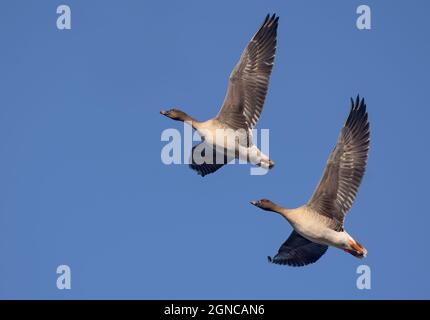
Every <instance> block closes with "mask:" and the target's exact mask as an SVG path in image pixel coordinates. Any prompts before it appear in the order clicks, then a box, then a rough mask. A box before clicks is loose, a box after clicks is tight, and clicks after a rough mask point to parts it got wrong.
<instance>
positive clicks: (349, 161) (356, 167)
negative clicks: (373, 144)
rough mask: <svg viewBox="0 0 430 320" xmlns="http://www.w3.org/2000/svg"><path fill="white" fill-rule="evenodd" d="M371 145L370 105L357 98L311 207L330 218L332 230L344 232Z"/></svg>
mask: <svg viewBox="0 0 430 320" xmlns="http://www.w3.org/2000/svg"><path fill="white" fill-rule="evenodd" d="M369 143H370V129H369V122H368V116H367V112H366V104H365V102H364V99H361V101H360V98H359V97H358V96H357V99H356V101H355V103H354V101H353V100H352V99H351V111H350V113H349V116H348V119H347V120H346V123H345V125H344V127H343V128H342V131H341V132H340V135H339V138H338V140H337V144H336V147H335V148H334V150H333V152H332V153H331V155H330V157H329V159H328V161H327V165H326V168H325V170H324V174H323V176H322V178H321V181H320V182H319V184H318V187H317V188H316V190H315V192H314V194H313V195H312V197H311V199H310V201H309V202H308V206H309V207H311V208H313V209H314V210H315V211H317V212H318V213H319V214H322V215H324V216H325V217H327V218H329V219H330V221H331V222H332V223H331V227H332V228H333V229H335V230H337V231H339V230H342V228H343V221H344V218H345V215H346V213H347V212H348V210H349V209H350V208H351V206H352V203H353V201H354V199H355V196H356V194H357V190H358V187H359V186H360V183H361V180H362V178H363V175H364V172H365V169H366V163H367V154H368V151H369Z"/></svg>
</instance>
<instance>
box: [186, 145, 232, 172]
mask: <svg viewBox="0 0 430 320" xmlns="http://www.w3.org/2000/svg"><path fill="white" fill-rule="evenodd" d="M207 150H210V151H211V154H208V155H206V151H207ZM189 163H190V164H189V167H190V168H191V169H192V170H194V171H196V172H197V174H198V175H200V176H202V177H204V176H205V175H207V174H210V173H214V172H215V171H217V170H218V169H219V168H221V167H222V166H223V165H225V164H227V163H228V159H227V156H226V155H224V154H220V153H219V152H217V151H216V149H215V148H214V147H212V146H209V145H208V144H205V142H201V143H199V144H196V145H195V146H194V147H193V148H192V150H191V156H190V162H189Z"/></svg>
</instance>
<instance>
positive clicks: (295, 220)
mask: <svg viewBox="0 0 430 320" xmlns="http://www.w3.org/2000/svg"><path fill="white" fill-rule="evenodd" d="M369 143H370V130H369V122H368V116H367V112H366V104H365V102H364V99H362V100H361V101H360V99H359V97H357V99H356V101H355V102H354V101H353V100H352V99H351V111H350V114H349V116H348V119H347V120H346V122H345V125H344V126H343V128H342V130H341V133H340V135H339V138H338V141H337V144H336V147H335V148H334V150H333V151H332V153H331V155H330V157H329V159H328V161H327V165H326V168H325V170H324V173H323V175H322V177H321V180H320V182H319V184H318V186H317V188H316V190H315V192H314V194H313V195H312V197H311V199H310V200H309V202H308V203H306V204H305V205H303V206H301V207H299V208H296V209H286V208H283V207H281V206H278V205H277V204H275V203H273V202H272V201H270V200H267V199H262V200H259V201H251V203H252V204H253V205H255V206H257V207H259V208H261V209H263V210H266V211H273V212H277V213H279V214H280V215H282V216H283V217H284V218H285V219H286V220H287V221H288V222H289V223H290V224H291V226H292V227H293V229H294V230H293V232H292V233H291V235H290V236H289V238H288V239H287V240H286V241H285V242H284V243H283V244H282V246H281V247H280V249H279V251H278V253H277V254H276V255H275V256H274V257H273V258H271V257H269V261H270V262H273V263H276V264H286V265H290V266H304V265H307V264H310V263H314V262H316V261H317V260H318V259H319V258H321V256H322V255H324V253H325V252H326V251H327V249H328V247H329V246H332V247H336V248H338V249H342V250H344V251H346V252H348V253H350V254H352V255H353V256H355V257H357V258H364V257H366V255H367V250H366V249H365V248H364V247H363V246H362V245H361V244H360V243H358V242H357V241H356V240H354V239H353V238H352V237H351V236H350V235H349V234H348V233H347V232H346V231H345V230H344V225H343V224H344V218H345V215H346V213H347V212H348V211H349V209H350V208H351V206H352V203H353V201H354V199H355V196H356V194H357V191H358V188H359V186H360V183H361V180H362V178H363V176H364V172H365V168H366V163H367V154H368V150H369Z"/></svg>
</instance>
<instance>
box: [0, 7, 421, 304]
mask: <svg viewBox="0 0 430 320" xmlns="http://www.w3.org/2000/svg"><path fill="white" fill-rule="evenodd" d="M62 3H65V4H68V5H69V6H70V7H71V10H72V30H67V31H59V30H57V28H56V19H57V14H56V8H57V6H58V5H60V4H62ZM360 4H367V5H369V6H370V7H371V9H372V30H368V31H359V30H358V29H357V28H356V26H355V21H356V18H357V14H356V13H355V11H356V8H357V6H358V5H360ZM269 12H276V13H277V14H278V15H279V16H280V24H279V30H278V50H277V56H276V61H275V66H274V69H273V74H272V78H271V83H270V88H269V93H268V96H267V99H266V103H265V109H264V112H263V115H262V117H261V120H260V122H259V124H258V127H259V128H268V129H270V156H271V158H273V159H274V160H275V162H276V166H275V168H274V169H273V170H272V171H271V172H269V174H267V175H265V176H251V175H250V174H249V166H246V165H239V166H227V167H225V168H223V169H221V170H220V171H219V172H217V173H216V174H214V175H210V176H207V177H205V178H201V177H199V176H197V175H196V174H195V173H194V172H192V171H191V170H189V169H188V168H187V167H186V165H177V166H166V165H163V164H162V162H161V160H160V152H161V149H162V147H163V146H164V144H165V142H161V141H160V136H161V132H162V131H163V130H164V129H166V128H178V129H180V128H182V127H181V125H180V124H179V123H175V122H172V121H170V120H169V119H166V118H165V117H162V116H160V114H159V110H160V109H166V108H169V107H172V106H176V107H180V108H182V109H183V110H185V111H187V112H188V113H190V114H191V115H193V116H194V117H196V118H197V119H202V120H204V119H208V118H211V117H213V116H214V115H215V114H216V113H217V112H218V108H219V106H220V104H221V103H222V100H223V98H224V94H225V91H226V86H227V79H228V75H229V74H230V72H231V70H232V68H233V67H234V65H235V63H236V62H237V60H238V59H239V56H240V54H241V52H242V50H243V49H244V47H245V46H246V44H247V42H248V41H249V39H250V38H251V36H252V35H253V34H254V32H255V31H256V30H257V28H258V27H259V25H260V24H261V22H262V20H263V19H264V17H265V15H266V14H267V13H269ZM429 12H430V4H429V3H428V2H425V1H409V2H405V1H371V0H367V1H352V0H348V1H344V0H338V1H334V0H332V1H328V2H325V3H324V4H323V3H322V2H320V1H299V0H296V1H234V2H233V1H197V0H196V1H194V0H193V1H191V0H187V1H72V0H68V1H64V2H60V1H2V2H1V4H0V38H1V39H2V49H1V51H0V70H1V72H0V88H1V91H0V92H1V93H0V194H1V195H2V196H1V197H0V252H1V259H0V298H26V299H28V298H54V299H71V298H83V299H87V298H120V299H122V298H129V299H141V298H146V299H148V298H149V299H159V298H179V299H181V298H184V299H188V298H194V299H203V298H226V299H229V298H243V299H248V298H250V299H297V298H311V299H315V298H320V299H331V298H341V299H343V298H351V299H375V298H384V299H385V298H430V294H429V292H430V277H429V274H428V270H430V268H429V267H430V260H429V258H428V251H429V250H428V246H429V240H428V234H429V233H428V226H429V224H430V217H429V214H428V213H429V212H428V211H429V210H428V208H427V206H426V202H425V201H426V198H427V196H428V181H429V179H430V175H429V170H428V168H427V166H428V163H429V162H430V153H429V148H428V137H429V126H428V118H429V116H430V111H429V104H428V92H429V80H428V75H429V74H430V63H429V57H430V43H429V41H428V38H429V18H428V15H429ZM358 93H359V94H360V95H362V96H364V97H365V98H366V100H367V104H368V111H369V117H370V121H371V134H372V141H371V150H370V155H369V162H368V169H367V173H366V176H365V178H364V180H363V183H362V185H361V188H360V191H359V194H358V197H357V200H356V202H355V204H354V206H353V208H352V210H351V211H350V213H349V215H348V216H347V220H346V229H347V230H348V232H349V233H350V234H351V235H353V236H354V238H356V239H357V240H358V241H360V242H361V243H363V244H364V245H365V246H366V248H367V249H368V250H369V255H368V257H367V259H365V260H358V259H356V258H354V257H352V256H351V255H349V254H345V253H344V252H342V251H340V250H336V249H329V251H328V252H327V254H326V255H325V256H323V257H322V258H321V260H320V261H318V262H317V263H315V264H314V265H310V266H308V267H305V268H288V267H281V266H276V265H272V264H269V263H268V262H267V260H266V256H267V255H273V254H275V253H276V251H277V249H278V247H279V246H280V245H281V243H282V242H283V241H284V240H285V239H286V238H287V237H288V235H289V234H290V232H291V227H290V226H289V225H288V223H287V222H286V221H284V220H283V219H282V218H281V217H279V216H277V215H275V214H268V213H266V212H263V211H261V210H258V209H257V208H254V207H252V206H251V205H250V204H249V201H250V200H253V199H259V198H263V197H265V198H270V199H272V200H274V201H276V202H279V203H280V204H282V205H284V206H285V207H296V206H299V205H301V204H303V203H304V202H306V201H307V200H308V198H309V197H310V195H311V194H312V192H313V190H314V188H315V186H316V184H317V182H318V180H319V178H320V175H321V173H322V170H323V168H324V166H325V162H326V160H327V157H328V155H329V153H330V151H331V149H332V147H333V146H334V143H335V142H336V138H337V135H338V132H339V130H340V128H341V126H342V124H343V122H344V120H345V118H346V116H347V114H348V111H349V98H350V97H351V96H356V95H357V94H358ZM61 264H67V265H69V266H70V268H71V270H72V289H71V290H62V291H60V290H58V289H57V288H56V279H57V274H56V268H57V266H58V265H61ZM361 264H367V265H369V266H370V268H371V270H372V289H371V290H358V289H357V288H356V279H357V276H358V275H357V274H356V268H357V267H358V266H359V265H361Z"/></svg>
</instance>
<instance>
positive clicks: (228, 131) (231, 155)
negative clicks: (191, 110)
mask: <svg viewBox="0 0 430 320" xmlns="http://www.w3.org/2000/svg"><path fill="white" fill-rule="evenodd" d="M278 19H279V18H278V17H276V15H275V14H274V15H272V16H269V15H267V17H266V19H265V20H264V22H263V24H262V25H261V27H260V29H259V30H258V31H257V33H256V34H255V35H254V36H253V37H252V39H251V41H250V42H249V43H248V45H247V47H246V48H245V50H244V51H243V53H242V55H241V57H240V60H239V62H238V63H237V65H236V66H235V68H234V69H233V71H232V72H231V74H230V78H229V85H228V89H227V93H226V96H225V98H224V102H223V105H222V107H221V109H220V111H219V113H218V115H217V116H216V117H215V118H212V119H209V120H207V121H197V120H196V119H194V118H193V117H191V116H189V115H188V114H186V113H185V112H183V111H180V110H178V109H171V110H169V111H161V112H160V113H161V114H162V115H165V116H166V117H169V118H171V119H173V120H178V121H183V122H187V123H189V124H190V125H191V126H192V127H193V128H194V129H195V130H197V132H198V133H199V135H200V136H201V138H202V140H203V142H202V143H201V144H200V145H196V146H194V147H193V151H192V154H191V157H190V168H191V169H193V170H195V171H197V173H198V174H199V175H201V176H205V175H207V174H209V173H213V172H215V171H217V170H218V169H219V168H221V167H222V166H223V165H224V164H226V163H228V162H230V161H231V160H233V159H235V158H236V159H240V160H242V161H246V162H249V163H251V164H254V165H258V166H261V167H263V168H267V169H271V168H272V167H273V165H274V162H273V161H272V160H270V159H269V157H268V156H267V155H265V154H263V153H262V152H261V151H260V150H259V149H258V148H257V146H255V145H254V144H253V142H252V129H253V128H254V127H255V125H256V123H257V121H258V119H259V117H260V114H261V112H262V109H263V105H264V100H265V97H266V94H267V89H268V85H269V79H270V75H271V72H272V67H273V62H274V59H275V52H276V36H277V28H278ZM208 149H212V154H213V155H214V156H213V158H212V157H211V156H208V157H206V154H200V153H201V151H202V150H208ZM203 152H204V151H203ZM215 155H218V158H217V159H219V158H221V159H222V160H223V161H217V159H215ZM219 155H221V156H219ZM197 156H203V158H204V161H203V162H201V161H198V160H197V159H196V157H197Z"/></svg>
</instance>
